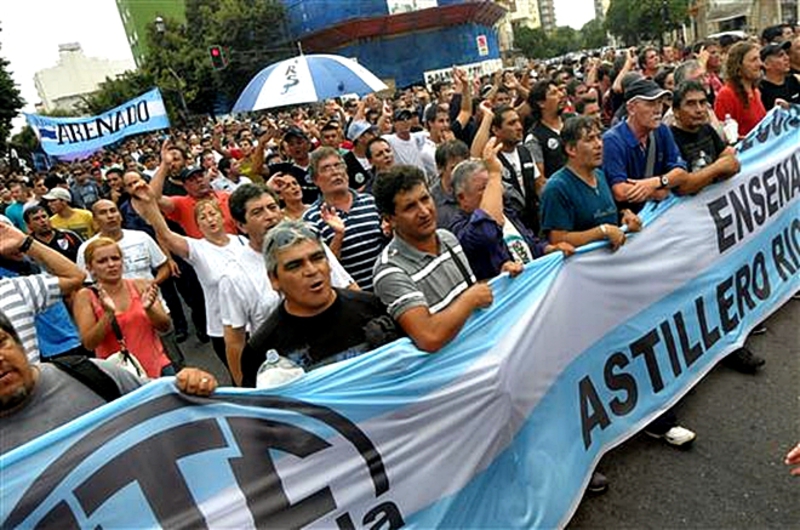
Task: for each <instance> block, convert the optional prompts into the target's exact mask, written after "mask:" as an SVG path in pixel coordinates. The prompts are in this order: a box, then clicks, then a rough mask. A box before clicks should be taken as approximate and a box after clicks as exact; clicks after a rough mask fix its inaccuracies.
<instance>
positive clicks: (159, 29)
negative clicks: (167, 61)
mask: <svg viewBox="0 0 800 530" xmlns="http://www.w3.org/2000/svg"><path fill="white" fill-rule="evenodd" d="M153 23H154V25H155V28H156V33H158V35H159V39H163V38H164V34H165V33H166V31H167V25H166V23H165V22H164V19H163V18H161V17H160V16H159V17H156V19H155V21H154V22H153ZM165 68H166V70H167V72H169V74H170V75H171V76H172V77H174V78H175V81H177V83H178V89H177V92H178V99H180V102H181V109H182V110H183V116H184V120H188V119H189V107H188V106H187V105H186V98H184V97H183V87H184V86H185V85H186V82H185V81H184V80H183V78H181V76H179V75H178V74H177V73H176V72H175V70H173V69H172V67H171V66H166V67H165Z"/></svg>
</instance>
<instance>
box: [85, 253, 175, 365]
mask: <svg viewBox="0 0 800 530" xmlns="http://www.w3.org/2000/svg"><path fill="white" fill-rule="evenodd" d="M84 256H85V259H86V268H87V269H88V271H89V272H90V273H91V274H92V278H94V281H95V285H94V286H92V287H90V288H84V289H81V290H80V291H79V292H78V293H77V295H76V296H75V302H74V307H73V308H74V313H75V322H76V324H77V325H78V330H79V331H80V335H81V342H82V343H83V346H84V347H85V348H86V349H87V350H94V352H95V355H97V357H99V358H101V359H105V358H107V357H110V356H111V355H112V354H114V353H117V352H119V351H121V350H122V348H123V347H124V348H125V349H127V350H128V352H130V353H131V354H132V355H133V356H134V357H136V359H137V360H138V361H139V363H140V364H141V365H142V368H144V371H145V373H146V374H147V376H148V377H151V378H155V377H160V376H162V375H175V370H174V369H173V367H172V363H171V362H170V360H169V358H168V357H167V355H166V353H165V351H164V346H163V345H162V344H161V339H159V336H158V332H165V331H168V330H169V329H170V326H171V322H170V319H169V315H167V313H166V311H164V308H163V306H162V305H161V302H160V301H159V299H158V287H157V286H156V285H155V284H154V283H153V282H151V281H148V280H141V279H137V280H126V279H124V278H123V277H122V270H123V261H122V250H121V249H120V248H119V245H117V243H116V242H115V241H114V240H113V239H110V238H107V237H100V238H97V239H95V240H94V241H92V242H91V243H89V244H88V245H87V247H86V250H85V251H84ZM115 326H116V327H117V330H115V329H114V327H115ZM117 333H120V334H121V337H117ZM120 339H121V340H120Z"/></svg>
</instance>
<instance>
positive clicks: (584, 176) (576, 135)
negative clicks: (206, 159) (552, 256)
mask: <svg viewBox="0 0 800 530" xmlns="http://www.w3.org/2000/svg"><path fill="white" fill-rule="evenodd" d="M601 132H602V129H601V125H600V123H599V122H598V121H597V120H595V119H593V118H590V117H588V116H577V117H575V118H570V119H569V120H567V122H566V123H565V124H564V128H563V129H562V131H561V138H562V142H563V143H564V151H565V153H566V155H567V164H566V165H565V166H564V167H563V168H561V169H560V170H558V171H556V172H555V173H554V174H553V176H552V177H550V179H549V180H548V182H547V186H545V188H544V194H543V196H542V230H543V231H544V233H545V234H546V235H547V237H548V238H549V239H550V243H552V244H557V243H561V242H566V243H570V244H571V245H573V246H576V247H579V246H582V245H586V244H588V243H591V242H593V241H602V240H604V239H607V240H608V241H609V242H610V243H611V248H612V249H613V250H616V249H618V248H619V247H620V246H621V245H622V244H624V243H625V232H623V231H622V230H621V229H620V228H619V226H617V223H618V221H619V220H620V216H619V214H618V213H617V206H616V204H614V197H613V196H612V194H611V189H610V188H609V186H608V183H607V182H606V179H605V176H604V174H603V171H602V170H600V169H599V168H600V166H601V165H602V163H603V141H602V139H601V136H600V135H601ZM620 213H621V220H622V224H624V225H627V226H628V228H629V229H630V230H631V231H638V230H639V229H640V228H641V226H642V225H641V221H640V220H639V217H638V216H636V214H634V213H633V212H631V211H630V210H628V209H624V210H622V211H621V212H620Z"/></svg>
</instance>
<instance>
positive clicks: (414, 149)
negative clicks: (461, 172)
mask: <svg viewBox="0 0 800 530" xmlns="http://www.w3.org/2000/svg"><path fill="white" fill-rule="evenodd" d="M411 118H412V114H411V111H410V110H408V109H399V110H397V111H395V113H394V134H387V135H386V136H384V138H386V141H388V142H389V144H390V145H391V146H392V151H394V159H395V162H396V163H397V164H398V165H408V166H416V167H418V168H420V169H421V170H422V171H426V167H425V162H424V161H423V158H422V150H423V149H424V147H425V142H426V141H427V140H428V138H427V135H428V133H427V132H415V133H412V132H411ZM428 178H430V175H429V176H428Z"/></svg>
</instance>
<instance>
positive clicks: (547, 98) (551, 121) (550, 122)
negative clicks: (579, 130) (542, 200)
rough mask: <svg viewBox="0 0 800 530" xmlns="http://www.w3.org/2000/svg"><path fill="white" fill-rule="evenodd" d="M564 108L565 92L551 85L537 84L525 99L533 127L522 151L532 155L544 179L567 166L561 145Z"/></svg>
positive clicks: (548, 83) (545, 83)
mask: <svg viewBox="0 0 800 530" xmlns="http://www.w3.org/2000/svg"><path fill="white" fill-rule="evenodd" d="M566 104H567V98H566V96H565V95H564V91H563V90H561V89H560V88H559V87H558V85H556V84H555V83H554V82H553V81H539V82H538V83H536V84H535V85H533V88H532V89H531V91H530V94H529V95H528V105H529V106H530V108H531V114H532V116H533V118H534V124H533V127H531V129H530V131H528V135H527V137H526V138H525V147H527V148H528V150H529V151H530V152H531V154H533V160H534V161H535V162H536V166H537V167H538V168H539V173H541V174H542V175H544V177H545V178H550V176H551V175H552V174H553V173H555V172H556V171H558V170H559V169H561V168H562V167H564V164H566V163H567V155H566V154H565V153H564V142H562V141H561V129H562V127H563V126H564V122H563V121H562V114H563V113H564V108H565V107H566Z"/></svg>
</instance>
